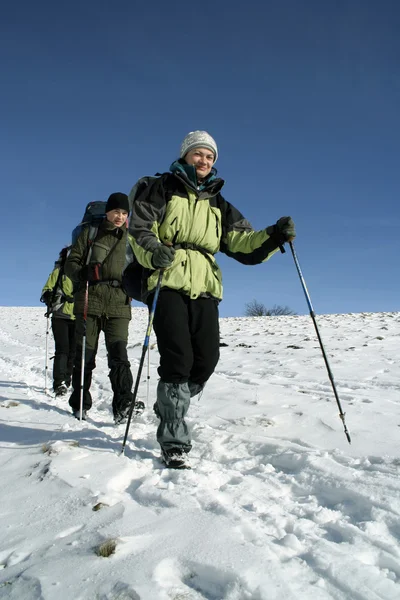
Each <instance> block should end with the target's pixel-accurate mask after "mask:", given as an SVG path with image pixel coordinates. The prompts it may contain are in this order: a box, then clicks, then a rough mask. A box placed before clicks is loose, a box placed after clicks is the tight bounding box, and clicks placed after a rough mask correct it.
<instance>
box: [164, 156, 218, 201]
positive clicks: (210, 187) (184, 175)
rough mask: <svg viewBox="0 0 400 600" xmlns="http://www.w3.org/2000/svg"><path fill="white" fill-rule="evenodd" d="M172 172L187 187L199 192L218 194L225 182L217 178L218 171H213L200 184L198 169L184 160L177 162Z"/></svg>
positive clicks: (213, 169)
mask: <svg viewBox="0 0 400 600" xmlns="http://www.w3.org/2000/svg"><path fill="white" fill-rule="evenodd" d="M170 171H171V173H173V174H174V175H176V176H177V177H178V178H179V179H181V180H182V181H183V182H184V183H185V185H187V186H188V187H190V188H191V189H193V190H194V191H196V192H197V193H199V192H208V193H217V192H219V191H220V190H221V188H222V186H223V185H224V180H223V179H221V178H219V177H217V169H215V168H214V167H213V168H212V169H211V173H210V174H209V175H208V177H207V178H206V179H205V180H204V181H202V182H201V184H200V185H199V184H198V181H197V174H196V169H195V168H194V166H193V165H188V164H187V162H185V161H184V160H183V159H182V158H180V159H179V160H175V161H174V162H173V163H172V165H171V166H170Z"/></svg>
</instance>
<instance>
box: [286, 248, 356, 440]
mask: <svg viewBox="0 0 400 600" xmlns="http://www.w3.org/2000/svg"><path fill="white" fill-rule="evenodd" d="M289 246H290V250H291V251H292V256H293V260H294V264H295V265H296V269H297V272H298V274H299V277H300V282H301V285H302V287H303V291H304V295H305V297H306V300H307V304H308V308H309V309H310V316H311V318H312V320H313V323H314V327H315V331H316V333H317V337H318V341H319V345H320V347H321V352H322V356H323V357H324V361H325V365H326V368H327V371H328V376H329V379H330V382H331V384H332V389H333V393H334V395H335V398H336V403H337V405H338V408H339V417H340V418H341V420H342V422H343V427H344V433H345V435H346V438H347V441H348V442H349V444H351V438H350V434H349V432H348V430H347V427H346V421H345V420H344V418H345V414H346V413H344V412H343V410H342V406H341V404H340V400H339V395H338V393H337V390H336V385H335V382H334V379H333V375H332V371H331V369H330V366H329V362H328V357H327V355H326V352H325V348H324V345H323V343H322V339H321V335H320V333H319V329H318V325H317V321H316V319H315V312H314V309H313V306H312V304H311V298H310V295H309V293H308V291H307V287H306V283H305V281H304V277H303V274H302V272H301V269H300V264H299V261H298V258H297V255H296V251H295V249H294V245H293V242H289ZM281 251H282V249H281Z"/></svg>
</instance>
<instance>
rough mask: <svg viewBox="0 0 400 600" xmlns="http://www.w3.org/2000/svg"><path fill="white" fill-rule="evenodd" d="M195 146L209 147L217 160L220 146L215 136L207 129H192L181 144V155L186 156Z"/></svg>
mask: <svg viewBox="0 0 400 600" xmlns="http://www.w3.org/2000/svg"><path fill="white" fill-rule="evenodd" d="M194 148H208V149H209V150H212V152H214V162H217V158H218V148H217V144H216V142H215V140H214V138H212V137H211V135H210V134H209V133H207V131H191V132H190V133H188V134H187V136H186V137H185V139H184V140H183V142H182V144H181V153H180V157H181V158H183V157H184V156H186V154H187V153H188V152H190V150H193V149H194Z"/></svg>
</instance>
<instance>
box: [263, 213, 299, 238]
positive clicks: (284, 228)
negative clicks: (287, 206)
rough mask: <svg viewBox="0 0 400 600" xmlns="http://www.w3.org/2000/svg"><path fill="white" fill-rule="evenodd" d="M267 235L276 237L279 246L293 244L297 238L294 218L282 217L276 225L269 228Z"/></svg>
mask: <svg viewBox="0 0 400 600" xmlns="http://www.w3.org/2000/svg"><path fill="white" fill-rule="evenodd" d="M267 233H268V235H269V236H271V237H274V238H275V239H276V241H277V243H278V244H283V243H284V242H292V241H293V240H294V238H295V237H296V228H295V226H294V221H293V219H292V217H281V218H280V219H278V221H277V222H276V223H275V225H270V226H269V227H267Z"/></svg>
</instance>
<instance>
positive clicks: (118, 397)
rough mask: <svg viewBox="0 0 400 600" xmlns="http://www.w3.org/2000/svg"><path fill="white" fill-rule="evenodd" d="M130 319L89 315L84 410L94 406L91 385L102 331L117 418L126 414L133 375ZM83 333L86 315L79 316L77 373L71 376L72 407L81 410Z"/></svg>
mask: <svg viewBox="0 0 400 600" xmlns="http://www.w3.org/2000/svg"><path fill="white" fill-rule="evenodd" d="M128 327H129V319H126V318H122V317H110V318H106V317H96V316H92V315H88V317H87V321H86V349H85V371H84V381H83V408H84V410H89V409H90V408H91V407H92V397H91V394H90V391H89V390H90V384H91V383H92V371H93V369H94V368H95V367H96V354H97V348H98V344H99V336H100V332H101V331H103V332H104V338H105V341H106V348H107V355H108V368H109V369H110V371H109V374H108V376H109V378H110V382H111V387H112V390H113V402H112V405H113V411H114V415H115V414H116V413H118V412H120V411H123V410H125V409H126V408H127V406H129V405H130V403H131V401H132V385H133V380H132V373H131V368H130V367H131V365H130V362H129V361H128V353H127V343H128ZM83 332H84V320H83V315H77V317H76V344H77V345H76V354H75V362H74V371H73V375H72V387H73V388H74V389H73V392H72V394H71V397H70V399H69V404H70V406H71V407H72V409H73V410H79V406H80V388H81V366H82V340H83Z"/></svg>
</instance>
